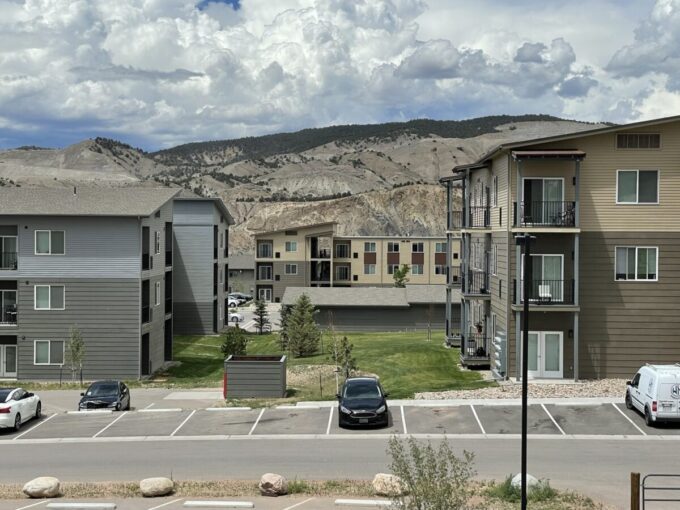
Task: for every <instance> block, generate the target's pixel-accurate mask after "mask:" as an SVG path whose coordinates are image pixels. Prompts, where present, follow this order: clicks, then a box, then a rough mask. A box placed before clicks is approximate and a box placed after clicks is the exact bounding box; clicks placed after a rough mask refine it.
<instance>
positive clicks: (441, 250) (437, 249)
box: [434, 243, 446, 253]
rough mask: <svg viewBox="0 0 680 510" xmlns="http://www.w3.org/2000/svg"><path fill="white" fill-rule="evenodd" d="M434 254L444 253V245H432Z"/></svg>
mask: <svg viewBox="0 0 680 510" xmlns="http://www.w3.org/2000/svg"><path fill="white" fill-rule="evenodd" d="M434 251H435V253H446V243H434Z"/></svg>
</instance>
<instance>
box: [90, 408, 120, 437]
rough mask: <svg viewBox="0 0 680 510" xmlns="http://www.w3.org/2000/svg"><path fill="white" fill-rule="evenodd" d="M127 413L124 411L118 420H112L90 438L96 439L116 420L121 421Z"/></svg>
mask: <svg viewBox="0 0 680 510" xmlns="http://www.w3.org/2000/svg"><path fill="white" fill-rule="evenodd" d="M127 413H128V412H127V411H124V412H123V414H121V415H120V416H119V417H118V418H116V419H115V420H113V421H112V422H111V423H109V424H108V425H107V426H106V427H104V428H103V429H101V430H100V431H99V432H97V433H96V434H95V435H94V436H92V437H97V436H99V434H101V433H102V432H104V431H105V430H106V429H108V428H109V427H110V426H111V425H113V424H114V423H116V422H117V421H118V420H120V419H121V418H122V417H123V416H125V415H126V414H127Z"/></svg>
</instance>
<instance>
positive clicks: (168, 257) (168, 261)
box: [165, 251, 172, 266]
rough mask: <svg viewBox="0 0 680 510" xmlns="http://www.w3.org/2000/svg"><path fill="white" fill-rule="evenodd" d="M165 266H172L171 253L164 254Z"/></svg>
mask: <svg viewBox="0 0 680 510" xmlns="http://www.w3.org/2000/svg"><path fill="white" fill-rule="evenodd" d="M165 265H166V266H171V265H172V251H166V252H165Z"/></svg>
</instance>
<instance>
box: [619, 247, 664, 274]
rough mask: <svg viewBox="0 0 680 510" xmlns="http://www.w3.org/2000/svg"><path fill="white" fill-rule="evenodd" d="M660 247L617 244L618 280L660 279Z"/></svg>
mask: <svg viewBox="0 0 680 510" xmlns="http://www.w3.org/2000/svg"><path fill="white" fill-rule="evenodd" d="M658 267H659V248H658V247H656V246H617V247H616V268H615V275H614V279H615V280H616V281H652V282H656V281H658V280H659V273H658Z"/></svg>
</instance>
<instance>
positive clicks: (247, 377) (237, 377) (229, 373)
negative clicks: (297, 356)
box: [223, 355, 286, 398]
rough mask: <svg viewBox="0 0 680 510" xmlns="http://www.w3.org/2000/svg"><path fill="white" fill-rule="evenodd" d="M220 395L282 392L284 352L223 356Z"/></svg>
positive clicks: (253, 394) (276, 393)
mask: <svg viewBox="0 0 680 510" xmlns="http://www.w3.org/2000/svg"><path fill="white" fill-rule="evenodd" d="M223 394H224V398H251V397H272V398H281V397H285V396H286V356H278V355H277V356H234V355H231V356H229V357H228V358H227V359H225V360H224V387H223Z"/></svg>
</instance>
